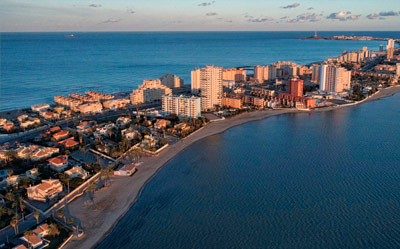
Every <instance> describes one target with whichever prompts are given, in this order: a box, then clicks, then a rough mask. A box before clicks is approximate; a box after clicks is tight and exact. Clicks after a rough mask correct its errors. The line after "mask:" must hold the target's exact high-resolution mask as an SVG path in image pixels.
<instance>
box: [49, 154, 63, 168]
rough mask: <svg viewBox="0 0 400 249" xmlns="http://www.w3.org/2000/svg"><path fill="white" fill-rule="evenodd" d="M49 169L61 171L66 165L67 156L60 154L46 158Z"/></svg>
mask: <svg viewBox="0 0 400 249" xmlns="http://www.w3.org/2000/svg"><path fill="white" fill-rule="evenodd" d="M48 162H49V166H50V168H51V169H53V170H55V171H57V172H63V171H64V170H65V169H66V168H67V167H68V156H67V155H60V156H57V157H53V158H50V159H49V160H48Z"/></svg>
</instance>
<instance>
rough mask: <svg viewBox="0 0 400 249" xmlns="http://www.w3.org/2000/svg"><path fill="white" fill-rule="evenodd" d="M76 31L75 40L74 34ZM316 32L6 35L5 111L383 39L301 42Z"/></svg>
mask: <svg viewBox="0 0 400 249" xmlns="http://www.w3.org/2000/svg"><path fill="white" fill-rule="evenodd" d="M71 34H73V35H74V36H73V37H71ZM313 35H314V32H72V33H71V32H70V33H62V32H59V33H0V111H8V110H13V109H21V108H29V107H30V106H31V105H34V104H41V103H52V102H53V97H54V96H56V95H68V94H70V93H74V92H77V93H84V92H85V91H88V90H94V91H100V92H104V93H116V92H130V91H132V90H133V89H135V88H137V86H138V85H140V84H141V83H142V82H143V80H146V79H157V78H159V77H160V76H162V75H164V74H166V73H172V74H176V75H178V76H179V77H181V78H183V79H184V81H185V83H186V84H190V71H191V70H193V69H195V68H197V67H203V66H205V65H215V66H222V67H226V68H229V67H238V66H251V65H258V64H260V65H265V64H270V63H274V62H276V61H294V62H296V63H299V64H308V63H312V62H318V61H323V60H326V59H327V58H328V57H331V56H338V55H340V54H341V53H342V51H350V50H357V49H362V47H363V46H368V47H369V48H370V49H372V50H378V48H379V45H380V44H385V43H386V42H383V41H312V40H298V39H297V38H300V37H309V36H313ZM318 35H320V36H332V35H369V36H375V37H392V38H400V32H318Z"/></svg>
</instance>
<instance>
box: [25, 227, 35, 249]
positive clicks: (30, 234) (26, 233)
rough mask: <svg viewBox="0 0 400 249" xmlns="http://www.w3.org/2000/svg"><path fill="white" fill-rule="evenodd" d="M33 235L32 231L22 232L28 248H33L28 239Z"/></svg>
mask: <svg viewBox="0 0 400 249" xmlns="http://www.w3.org/2000/svg"><path fill="white" fill-rule="evenodd" d="M32 235H33V231H32V230H26V231H25V232H24V236H25V238H26V241H27V242H28V245H29V248H33V245H32V244H31V240H30V237H31V236H32Z"/></svg>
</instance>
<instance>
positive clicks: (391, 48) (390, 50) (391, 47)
mask: <svg viewBox="0 0 400 249" xmlns="http://www.w3.org/2000/svg"><path fill="white" fill-rule="evenodd" d="M386 51H387V56H386V58H387V59H388V60H391V59H393V54H394V40H393V39H390V40H388V43H387V45H386Z"/></svg>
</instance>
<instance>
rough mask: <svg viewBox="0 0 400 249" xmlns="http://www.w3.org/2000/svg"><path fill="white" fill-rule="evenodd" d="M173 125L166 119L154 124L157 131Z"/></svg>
mask: <svg viewBox="0 0 400 249" xmlns="http://www.w3.org/2000/svg"><path fill="white" fill-rule="evenodd" d="M170 124H171V121H169V120H166V119H158V120H157V121H156V122H155V123H154V128H156V129H159V130H161V129H165V128H166V127H167V126H168V125H170Z"/></svg>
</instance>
